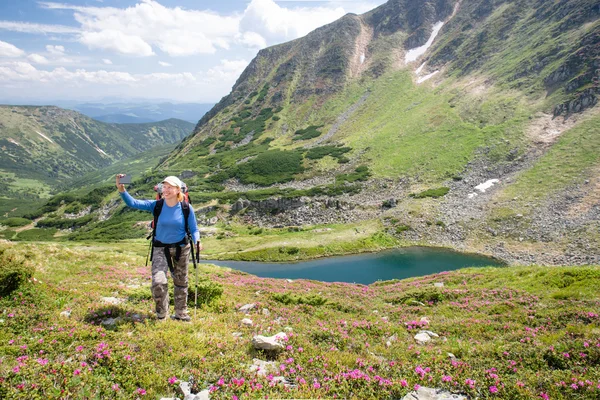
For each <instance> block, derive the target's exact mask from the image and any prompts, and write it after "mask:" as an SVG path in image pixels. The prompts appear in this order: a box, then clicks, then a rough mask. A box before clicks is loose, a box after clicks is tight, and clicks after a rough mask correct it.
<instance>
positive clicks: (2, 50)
mask: <svg viewBox="0 0 600 400" xmlns="http://www.w3.org/2000/svg"><path fill="white" fill-rule="evenodd" d="M24 55H25V52H24V51H23V50H21V49H19V48H18V47H17V46H15V45H13V44H10V43H7V42H3V41H2V40H0V57H22V56H24Z"/></svg>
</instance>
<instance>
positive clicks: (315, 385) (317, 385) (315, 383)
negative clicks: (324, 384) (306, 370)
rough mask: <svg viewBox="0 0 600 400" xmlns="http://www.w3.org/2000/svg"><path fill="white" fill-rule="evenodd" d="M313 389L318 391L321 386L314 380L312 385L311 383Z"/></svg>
mask: <svg viewBox="0 0 600 400" xmlns="http://www.w3.org/2000/svg"><path fill="white" fill-rule="evenodd" d="M313 387H314V388H315V389H319V388H320V387H321V384H320V383H319V382H318V381H317V380H316V379H315V381H314V383H313Z"/></svg>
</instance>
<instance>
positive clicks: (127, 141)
mask: <svg viewBox="0 0 600 400" xmlns="http://www.w3.org/2000/svg"><path fill="white" fill-rule="evenodd" d="M192 126H193V125H192V124H190V123H189V122H185V121H181V120H174V119H170V120H166V121H161V122H156V123H146V124H105V123H102V122H99V121H95V120H93V119H91V118H88V117H86V116H84V115H82V114H79V113H77V112H74V111H69V110H64V109H61V108H58V107H45V106H42V107H37V106H0V147H2V149H3V153H2V157H0V174H1V175H0V177H1V178H2V180H3V183H4V184H5V185H6V186H7V187H8V188H9V189H10V190H17V191H24V190H23V183H22V182H20V180H21V179H30V180H35V181H38V182H40V184H41V185H42V189H41V190H42V192H43V185H49V186H53V185H55V184H57V183H60V182H65V181H67V180H69V179H72V178H76V177H80V176H81V175H82V174H83V173H85V172H89V171H93V170H96V169H98V168H102V167H105V166H107V165H110V164H112V163H113V162H115V161H117V160H122V159H124V158H127V157H130V156H133V155H135V154H138V153H139V152H142V151H145V150H149V149H150V148H152V147H156V146H159V145H163V144H171V143H177V142H179V141H180V140H181V139H182V138H184V137H185V136H186V135H187V134H189V133H190V132H191V129H192ZM42 194H43V193H42Z"/></svg>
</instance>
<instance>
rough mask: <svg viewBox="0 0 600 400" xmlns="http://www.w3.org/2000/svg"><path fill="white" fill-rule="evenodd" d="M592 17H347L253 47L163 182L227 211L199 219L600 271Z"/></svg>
mask: <svg viewBox="0 0 600 400" xmlns="http://www.w3.org/2000/svg"><path fill="white" fill-rule="evenodd" d="M599 16H600V5H599V4H598V3H597V1H593V0H568V1H567V0H557V1H552V2H548V1H541V0H536V1H521V0H461V1H458V0H425V1H419V2H414V1H411V0H390V1H389V2H387V3H386V4H384V5H382V6H380V7H378V8H376V9H374V10H372V11H370V12H368V13H365V14H363V15H353V14H348V15H346V16H344V17H343V18H341V19H339V20H338V21H336V22H334V23H332V24H329V25H326V26H323V27H321V28H319V29H317V30H315V31H313V32H311V33H310V34H308V35H307V36H306V37H303V38H300V39H297V40H294V41H291V42H288V43H284V44H280V45H277V46H273V47H270V48H267V49H263V50H261V51H260V52H259V53H258V55H257V56H256V58H255V59H254V60H253V61H252V62H251V63H250V65H249V66H248V67H247V69H246V70H245V71H244V72H243V73H242V75H241V76H240V77H239V79H238V81H237V82H236V84H235V85H234V87H233V89H232V91H231V93H230V94H229V95H227V96H225V97H224V98H223V99H222V100H221V101H220V102H219V103H218V104H217V105H215V107H214V108H213V109H212V110H210V111H209V112H208V113H207V114H205V115H204V116H203V117H202V118H201V119H200V121H199V122H198V124H197V125H196V128H195V130H194V133H193V134H192V135H190V136H188V137H187V138H186V139H184V140H183V141H182V142H181V143H180V144H179V145H178V146H177V148H176V149H175V151H174V152H173V153H171V155H170V156H169V157H167V158H166V159H164V160H163V161H162V162H161V164H160V165H159V166H158V167H157V169H156V170H155V171H154V172H153V175H157V176H159V175H163V174H167V173H168V174H178V175H180V176H181V177H182V178H183V179H184V180H185V181H186V183H187V184H188V185H189V187H190V190H191V193H192V197H193V198H194V199H196V201H197V202H206V203H208V202H210V201H213V200H215V199H217V200H219V202H220V205H217V206H215V205H214V203H213V205H210V208H209V209H210V211H206V212H207V215H209V216H210V218H208V219H207V220H213V221H223V222H226V223H240V224H246V225H250V226H261V227H265V228H269V227H286V226H307V225H318V224H334V223H356V222H360V221H379V223H380V224H381V229H382V230H383V231H384V232H385V233H386V234H389V235H391V236H394V237H395V238H396V239H397V240H399V241H401V242H402V243H405V244H426V245H442V246H450V247H453V248H458V249H461V250H465V251H478V252H482V253H486V254H490V255H495V256H498V257H501V258H503V259H505V260H507V261H510V262H515V263H532V262H544V263H554V264H557V263H559V264H571V263H574V264H582V263H594V262H600V260H599V259H598V252H597V251H594V249H597V248H600V233H599V232H600V204H599V203H600V173H599V171H600V137H599V135H598V132H599V131H600V115H599V112H598V110H599V109H600V108H599V107H598V106H597V97H598V93H599V88H598V80H599V79H600V76H599V71H600V68H599V67H600V58H599V55H598V54H599V48H600V44H599V43H600V40H598V39H599V38H600V36H599V35H600V21H599ZM154 178H155V177H148V179H146V181H147V182H150V181H151V180H152V179H154ZM132 190H137V191H138V193H139V194H143V193H144V190H146V189H145V188H144V187H142V186H138V187H136V186H135V185H134V186H133V187H132ZM217 223H218V222H217Z"/></svg>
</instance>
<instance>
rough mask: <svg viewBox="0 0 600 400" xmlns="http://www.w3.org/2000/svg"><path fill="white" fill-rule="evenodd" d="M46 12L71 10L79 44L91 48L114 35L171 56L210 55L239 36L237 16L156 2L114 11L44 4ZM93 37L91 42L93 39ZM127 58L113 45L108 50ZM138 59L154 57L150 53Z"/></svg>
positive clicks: (147, 2) (107, 8)
mask: <svg viewBox="0 0 600 400" xmlns="http://www.w3.org/2000/svg"><path fill="white" fill-rule="evenodd" d="M41 4H42V5H43V6H44V7H46V8H53V9H71V10H74V11H75V15H74V16H75V19H76V21H77V22H79V23H80V24H81V29H82V31H83V33H82V35H81V37H80V41H81V42H82V43H84V44H86V45H88V46H90V45H93V46H97V45H98V40H96V38H101V37H104V38H106V37H108V38H114V36H115V34H114V33H113V32H120V33H121V34H122V35H123V37H129V38H130V39H129V40H130V41H131V40H132V39H131V38H133V37H137V38H138V42H142V41H143V42H145V43H146V44H148V46H152V45H155V46H158V47H159V48H160V49H161V50H162V51H163V52H165V53H167V54H169V55H171V56H185V55H192V54H211V53H214V52H215V51H216V48H218V47H220V48H225V49H226V48H228V47H229V42H231V41H232V40H233V38H234V37H235V35H236V34H237V32H238V21H239V17H238V16H237V15H233V16H222V15H219V14H217V13H214V12H211V11H196V10H185V9H182V8H180V7H175V8H167V7H164V6H163V5H161V4H159V3H158V2H156V1H153V0H143V1H142V2H141V3H138V4H136V5H135V6H133V7H128V8H125V9H119V8H113V7H78V6H72V5H68V4H60V3H41ZM90 36H91V38H90ZM105 48H106V49H112V50H115V51H118V52H121V53H124V54H132V53H130V49H129V48H128V47H127V48H126V52H124V51H123V49H122V48H120V47H119V46H117V45H116V43H114V42H113V43H112V44H111V45H110V46H106V47H105ZM138 55H151V54H150V52H149V51H147V49H146V51H143V52H139V53H138Z"/></svg>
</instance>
